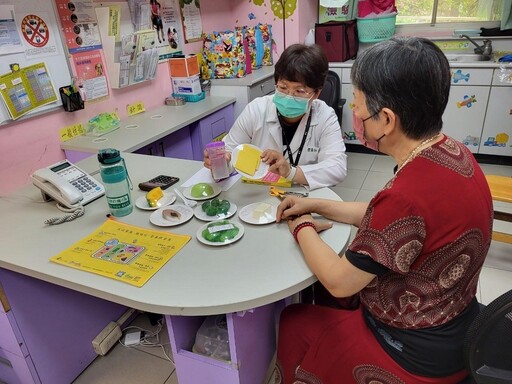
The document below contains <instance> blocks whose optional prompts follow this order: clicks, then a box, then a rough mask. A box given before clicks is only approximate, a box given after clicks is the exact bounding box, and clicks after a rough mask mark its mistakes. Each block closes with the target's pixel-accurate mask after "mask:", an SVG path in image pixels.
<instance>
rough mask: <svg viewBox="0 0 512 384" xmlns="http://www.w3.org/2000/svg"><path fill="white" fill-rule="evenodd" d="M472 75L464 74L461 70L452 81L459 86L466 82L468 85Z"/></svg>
mask: <svg viewBox="0 0 512 384" xmlns="http://www.w3.org/2000/svg"><path fill="white" fill-rule="evenodd" d="M470 76H471V74H469V73H464V74H463V73H462V70H461V69H457V70H456V71H455V73H454V74H453V75H452V81H453V82H454V83H455V84H457V83H458V82H459V81H465V82H466V83H467V82H468V81H469V78H470Z"/></svg>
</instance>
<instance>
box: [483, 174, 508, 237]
mask: <svg viewBox="0 0 512 384" xmlns="http://www.w3.org/2000/svg"><path fill="white" fill-rule="evenodd" d="M485 178H486V179H487V183H488V184H489V189H490V190H491V195H492V199H493V200H495V201H501V202H505V203H512V177H507V176H498V175H486V176H485ZM494 218H495V219H496V220H501V221H508V222H512V213H508V212H503V211H498V210H496V206H495V209H494ZM492 239H493V240H495V241H502V242H504V243H510V244H512V234H510V233H504V232H498V231H493V232H492Z"/></svg>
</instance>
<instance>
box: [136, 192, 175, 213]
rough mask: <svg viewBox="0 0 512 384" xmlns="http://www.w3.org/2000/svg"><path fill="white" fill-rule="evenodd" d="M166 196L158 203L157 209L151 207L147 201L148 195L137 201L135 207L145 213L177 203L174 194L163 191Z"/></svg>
mask: <svg viewBox="0 0 512 384" xmlns="http://www.w3.org/2000/svg"><path fill="white" fill-rule="evenodd" d="M163 192H164V195H163V196H162V198H161V199H160V200H158V201H157V203H156V207H150V206H149V204H148V201H147V199H146V195H144V196H141V197H139V198H138V199H137V200H136V201H135V206H136V207H137V208H140V209H143V210H145V211H154V210H155V209H158V208H162V207H165V206H166V205H169V204H172V203H174V202H175V201H176V195H175V194H174V193H172V192H167V191H163Z"/></svg>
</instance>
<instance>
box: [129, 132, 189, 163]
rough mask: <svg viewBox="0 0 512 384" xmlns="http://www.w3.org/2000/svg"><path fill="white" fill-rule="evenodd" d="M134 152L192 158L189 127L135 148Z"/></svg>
mask: <svg viewBox="0 0 512 384" xmlns="http://www.w3.org/2000/svg"><path fill="white" fill-rule="evenodd" d="M135 153H140V154H141V155H151V156H162V157H174V158H178V159H187V160H192V159H193V154H192V141H191V138H190V130H189V127H188V126H187V127H183V128H181V129H180V130H178V131H176V132H173V133H171V134H170V135H167V136H165V137H164V138H162V139H160V140H157V141H155V142H153V143H151V144H149V145H146V146H145V147H142V148H140V149H138V150H136V151H135Z"/></svg>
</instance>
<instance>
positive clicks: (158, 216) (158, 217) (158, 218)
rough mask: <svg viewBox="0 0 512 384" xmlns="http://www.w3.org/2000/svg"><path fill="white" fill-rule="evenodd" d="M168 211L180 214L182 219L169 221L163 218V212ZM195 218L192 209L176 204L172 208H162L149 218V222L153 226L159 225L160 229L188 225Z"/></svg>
mask: <svg viewBox="0 0 512 384" xmlns="http://www.w3.org/2000/svg"><path fill="white" fill-rule="evenodd" d="M166 209H172V210H173V211H175V212H178V214H179V215H180V217H179V218H178V217H176V218H172V219H167V218H165V217H164V216H163V211H165V210H166ZM193 216H194V210H193V209H192V208H190V207H187V206H186V205H183V204H175V205H172V206H167V207H162V208H160V209H158V210H157V211H155V212H153V213H152V214H151V216H149V221H150V222H151V223H152V224H155V225H158V226H160V227H174V226H175V225H180V224H183V223H186V222H187V221H189V220H190V219H191V218H192V217H193Z"/></svg>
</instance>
